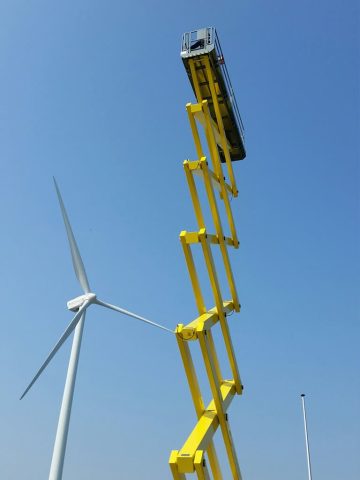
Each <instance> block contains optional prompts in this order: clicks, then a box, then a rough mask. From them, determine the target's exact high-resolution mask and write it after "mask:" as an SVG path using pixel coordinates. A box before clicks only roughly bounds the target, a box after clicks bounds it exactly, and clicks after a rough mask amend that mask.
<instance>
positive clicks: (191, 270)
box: [180, 231, 206, 314]
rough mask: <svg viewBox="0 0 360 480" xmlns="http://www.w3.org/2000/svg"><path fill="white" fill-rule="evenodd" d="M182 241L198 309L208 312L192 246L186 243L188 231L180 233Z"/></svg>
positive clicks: (200, 311) (201, 311)
mask: <svg viewBox="0 0 360 480" xmlns="http://www.w3.org/2000/svg"><path fill="white" fill-rule="evenodd" d="M180 241H181V245H182V247H183V251H184V255H185V259H186V264H187V267H188V271H189V275H190V279H191V284H192V287H193V290H194V295H195V301H196V305H197V307H198V310H199V313H200V314H201V313H205V312H206V308H205V303H204V299H203V296H202V292H201V288H200V284H199V279H198V275H197V273H196V268H195V263H194V259H193V256H192V253H191V250H190V247H189V245H188V244H187V243H186V232H185V231H183V232H181V233H180Z"/></svg>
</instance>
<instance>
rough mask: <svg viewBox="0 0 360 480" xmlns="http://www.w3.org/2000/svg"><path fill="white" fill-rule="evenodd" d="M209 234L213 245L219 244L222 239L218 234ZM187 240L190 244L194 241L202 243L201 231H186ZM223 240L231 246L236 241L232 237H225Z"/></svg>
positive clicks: (209, 240)
mask: <svg viewBox="0 0 360 480" xmlns="http://www.w3.org/2000/svg"><path fill="white" fill-rule="evenodd" d="M201 228H203V227H201ZM207 236H208V237H207V238H208V242H209V243H212V244H213V245H219V243H220V241H219V237H218V235H211V234H210V233H208V234H207ZM185 241H186V243H187V244H188V245H191V244H192V243H200V239H199V232H186V235H185ZM223 241H224V242H225V243H226V245H229V247H233V246H234V241H233V239H232V238H230V237H223Z"/></svg>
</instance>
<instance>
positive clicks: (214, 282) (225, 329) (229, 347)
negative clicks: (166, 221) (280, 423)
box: [199, 229, 243, 394]
mask: <svg viewBox="0 0 360 480" xmlns="http://www.w3.org/2000/svg"><path fill="white" fill-rule="evenodd" d="M199 236H200V241H201V245H202V248H203V253H204V257H205V263H206V267H207V271H208V275H209V278H210V284H211V287H212V290H213V295H214V299H215V305H216V307H217V311H218V314H219V320H220V325H221V331H222V334H223V337H224V342H225V347H226V351H227V354H228V357H229V362H230V366H231V371H232V374H233V376H234V380H235V385H236V391H237V393H239V394H240V393H242V390H243V386H242V383H241V379H240V374H239V371H238V367H237V363H236V359H235V353H234V347H233V344H232V341H231V336H230V331H229V326H228V324H227V321H226V317H225V315H224V313H223V312H222V308H221V306H222V304H223V302H222V297H221V291H220V286H219V281H218V278H217V273H216V269H215V265H214V260H213V257H212V253H211V250H210V247H209V245H208V242H207V239H206V230H205V229H203V230H201V232H200V234H199Z"/></svg>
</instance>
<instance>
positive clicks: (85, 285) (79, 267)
mask: <svg viewBox="0 0 360 480" xmlns="http://www.w3.org/2000/svg"><path fill="white" fill-rule="evenodd" d="M54 183H55V188H56V193H57V196H58V199H59V203H60V208H61V213H62V216H63V219H64V223H65V228H66V233H67V237H68V240H69V245H70V251H71V257H72V262H73V266H74V270H75V274H76V276H77V279H78V280H79V283H80V286H81V287H82V289H83V291H84V295H80V296H79V297H76V298H74V299H73V300H70V301H69V302H68V303H67V307H68V309H69V310H72V311H73V312H76V314H75V316H74V318H73V319H72V320H71V322H70V323H69V325H68V327H67V328H66V330H65V332H64V333H63V334H62V335H61V337H60V339H59V340H58V342H57V343H56V345H55V346H54V348H53V349H52V350H51V352H50V353H49V355H48V356H47V358H46V360H45V361H44V363H43V364H42V365H41V367H40V368H39V370H38V372H37V373H36V375H35V377H34V378H33V379H32V380H31V382H30V383H29V385H28V387H27V388H26V390H25V391H24V393H23V394H22V395H21V398H20V400H21V399H22V398H23V397H24V396H25V395H26V394H27V392H28V391H29V390H30V388H31V387H32V386H33V385H34V383H35V382H36V380H37V379H38V378H39V376H40V375H41V374H42V372H43V371H44V369H45V368H46V367H47V365H48V364H49V363H50V361H51V360H52V358H53V357H54V355H55V354H56V352H57V351H58V350H59V349H60V347H61V346H62V344H63V343H64V342H65V340H66V339H67V338H68V337H69V336H70V334H71V333H72V332H73V331H74V330H75V333H74V339H73V343H72V347H71V354H70V360H69V366H68V371H67V376H66V382H65V388H64V394H63V399H62V404H61V409H60V416H59V421H58V427H57V431H56V438H55V444H54V450H53V456H52V461H51V467H50V474H49V480H61V478H62V472H63V466H64V457H65V450H66V441H67V435H68V430H69V422H70V414H71V406H72V400H73V395H74V387H75V379H76V371H77V366H78V361H79V354H80V346H81V338H82V333H83V328H84V323H85V314H86V310H87V308H88V307H89V306H90V305H91V304H97V305H101V306H102V307H106V308H110V309H111V310H115V311H116V312H119V313H122V314H124V315H128V316H129V317H132V318H135V319H137V320H141V321H142V322H145V323H148V324H150V325H152V326H154V327H158V328H161V329H162V330H165V331H168V332H170V333H174V332H173V331H172V330H170V329H169V328H166V327H163V326H162V325H159V324H157V323H154V322H151V321H150V320H148V319H146V318H144V317H140V316H139V315H136V314H135V313H132V312H129V311H127V310H124V309H123V308H120V307H117V306H115V305H111V304H110V303H106V302H103V301H101V300H99V299H98V298H97V297H96V295H95V293H92V292H91V289H90V286H89V281H88V279H87V276H86V272H85V268H84V264H83V261H82V259H81V256H80V252H79V249H78V246H77V243H76V240H75V237H74V234H73V232H72V229H71V225H70V222H69V219H68V216H67V213H66V210H65V206H64V203H63V200H62V198H61V194H60V190H59V187H58V185H57V183H56V180H55V178H54Z"/></svg>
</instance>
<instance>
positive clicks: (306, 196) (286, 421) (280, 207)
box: [0, 0, 360, 480]
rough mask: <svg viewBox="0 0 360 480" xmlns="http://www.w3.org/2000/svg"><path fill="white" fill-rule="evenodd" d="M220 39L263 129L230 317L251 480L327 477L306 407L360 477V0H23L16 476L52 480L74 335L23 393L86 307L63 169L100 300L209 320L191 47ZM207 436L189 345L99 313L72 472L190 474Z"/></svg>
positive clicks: (75, 428) (3, 58)
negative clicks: (194, 185) (193, 173)
mask: <svg viewBox="0 0 360 480" xmlns="http://www.w3.org/2000/svg"><path fill="white" fill-rule="evenodd" d="M203 26H216V27H217V29H218V33H219V37H220V40H221V43H222V47H223V50H224V53H225V59H226V62H227V65H228V69H229V72H230V76H231V79H232V83H233V87H234V90H235V92H236V96H237V100H238V104H239V107H240V111H241V114H242V117H243V121H244V124H245V128H246V141H247V152H248V156H247V158H246V160H245V161H243V162H237V163H236V164H235V172H236V175H237V179H238V187H239V191H240V194H239V198H238V199H237V200H234V201H233V204H232V205H233V209H234V214H235V218H236V223H237V228H238V232H239V236H240V240H241V248H240V250H239V251H235V252H233V253H234V254H232V257H231V258H232V262H233V268H234V272H235V275H236V279H237V284H238V290H239V296H240V301H241V304H242V311H241V314H237V315H233V316H232V317H231V322H230V323H231V332H232V335H233V341H234V345H235V348H236V353H237V359H238V363H239V368H240V371H241V375H242V378H243V382H244V384H245V391H244V395H243V396H242V397H237V398H235V399H234V401H233V403H232V405H231V408H230V421H231V426H232V432H233V436H234V441H235V443H236V449H237V452H238V456H239V461H240V465H241V469H242V472H243V476H244V480H261V479H264V480H275V479H276V480H289V479H291V480H302V479H305V478H306V475H307V473H306V459H305V447H304V437H303V424H302V413H301V403H300V393H302V392H305V393H306V394H307V407H308V421H309V434H310V442H311V450H312V459H313V476H314V479H327V480H335V479H336V480H338V479H346V480H356V479H358V478H360V464H359V462H360V459H359V455H358V453H359V443H360V441H359V433H360V426H359V407H360V405H359V394H360V386H359V353H358V352H359V299H358V293H359V292H358V289H359V195H358V189H359V163H358V162H359V141H358V136H359V36H358V29H359V9H358V6H357V2H356V1H352V0H348V1H347V2H344V1H340V0H327V1H325V0H319V1H317V2H314V1H310V0H303V1H301V2H289V1H287V0H274V1H272V2H268V1H260V0H252V1H249V0H247V1H241V2H235V1H222V2H215V1H213V0H208V1H204V0H199V1H197V2H188V3H186V2H185V3H184V2H172V1H167V2H165V1H164V0H162V1H156V0H154V1H152V2H149V1H144V0H140V1H132V2H129V1H121V2H116V1H105V2H104V1H103V2H100V1H93V0H86V1H85V0H71V1H69V0H63V1H61V2H55V1H45V0H26V1H25V0H23V1H20V0H3V1H2V2H1V4H0V174H1V177H0V178H1V189H0V218H1V225H2V234H1V236H0V271H1V275H0V292H1V297H2V302H1V304H2V306H1V319H0V324H1V335H0V385H1V390H0V412H1V421H0V478H1V479H4V480H19V479H26V480H39V479H45V478H47V475H48V470H49V465H50V459H51V452H52V447H53V441H54V435H55V430H56V424H57V419H58V413H59V406H60V401H61V396H62V391H63V386H64V380H65V375H66V368H67V362H68V357H69V350H70V342H69V341H68V342H67V343H66V345H65V346H64V348H63V349H62V351H61V352H59V353H58V355H57V356H56V357H55V359H54V361H53V362H52V364H51V366H49V368H48V369H47V370H46V372H45V373H44V374H43V376H42V377H41V379H40V380H39V381H38V383H37V384H36V386H35V387H34V388H33V389H32V390H31V392H30V393H29V395H28V396H27V397H26V398H25V399H24V400H22V401H21V402H20V401H19V400H18V398H19V395H20V394H21V392H22V390H23V389H24V388H25V386H26V385H27V382H28V381H29V380H30V378H31V377H32V375H33V374H34V373H35V371H36V370H37V368H38V367H39V366H40V364H41V362H42V361H43V359H44V357H45V356H46V354H47V353H48V351H49V350H50V348H51V347H52V345H53V344H54V343H55V341H56V340H57V338H58V337H59V336H60V334H61V333H62V331H63V330H64V329H65V326H66V325H67V323H68V322H69V321H70V319H71V315H70V313H69V312H68V311H67V310H66V301H67V300H69V299H70V298H73V297H75V296H77V295H78V294H80V293H81V291H80V289H79V287H78V285H77V282H76V278H75V275H74V273H73V271H72V265H71V261H70V255H69V251H68V246H67V240H66V236H65V231H64V227H63V224H62V219H61V216H60V210H59V207H58V204H57V199H56V195H55V191H54V188H53V184H52V175H55V176H56V178H57V180H58V182H59V185H60V188H61V191H62V194H63V197H64V201H65V204H66V206H67V209H68V212H69V216H70V220H71V222H72V225H73V228H74V232H75V235H76V237H77V240H78V243H79V247H80V250H81V253H82V256H83V259H84V263H85V266H86V269H87V273H88V276H89V280H90V284H91V286H92V288H93V290H94V291H95V292H96V293H98V294H99V296H101V297H102V298H104V300H107V301H109V302H112V303H116V304H118V305H121V306H123V307H124V308H128V309H130V310H134V311H137V312H138V313H139V314H143V315H145V316H148V317H149V318H151V319H153V320H154V321H157V322H159V323H163V324H165V325H167V326H168V327H171V328H173V327H175V325H176V324H177V323H188V322H189V321H191V320H193V319H194V318H195V316H196V308H195V302H194V300H193V296H192V291H191V288H190V283H189V279H188V276H187V271H186V267H185V262H184V259H183V255H182V251H181V248H180V243H179V241H178V234H179V232H180V231H181V230H183V229H188V230H193V229H195V226H196V224H195V218H194V214H193V211H192V207H191V204H190V198H189V194H188V191H187V185H186V180H185V177H184V173H183V169H182V161H183V160H184V159H185V158H191V159H195V149H194V146H193V143H192V137H191V132H190V128H189V126H188V122H187V116H186V112H185V104H186V103H187V102H188V101H193V100H194V96H193V93H192V90H191V87H190V84H189V82H188V79H187V76H186V73H185V70H184V68H183V65H182V62H181V60H180V56H179V53H180V52H179V51H180V39H181V34H182V33H183V32H184V31H188V30H191V29H194V28H199V27H203ZM203 278H204V277H203ZM207 293H209V292H208V291H207ZM207 299H208V304H209V306H212V301H211V298H210V295H207ZM199 368H200V363H199ZM225 371H226V369H225ZM204 387H205V385H204ZM205 388H206V387H205ZM206 397H207V398H208V397H209V392H208V390H206ZM194 424H195V414H194V410H193V406H192V403H191V399H190V396H189V393H188V387H187V384H186V379H185V374H184V371H183V367H182V364H181V360H180V355H179V352H178V350H177V345H176V342H175V339H174V338H172V337H171V336H170V335H169V334H167V333H164V332H161V331H160V330H156V329H152V328H150V327H148V326H146V325H143V324H140V323H137V322H135V321H132V320H130V319H127V318H125V317H122V316H120V315H117V314H116V313H113V312H110V311H108V310H105V309H100V308H97V307H93V309H92V310H91V311H90V312H89V314H88V315H87V321H86V325H85V334H84V339H83V345H82V352H81V359H80V365H79V371H78V381H77V385H76V393H75V400H74V406H73V415H72V421H71V426H70V433H69V442H68V450H67V456H66V464H65V470H64V478H65V479H69V480H70V479H73V480H85V479H86V480H98V479H106V480H111V479H120V478H121V479H131V480H144V479H149V480H158V479H170V478H171V477H170V472H169V469H168V465H167V462H168V456H169V453H170V451H171V450H172V449H178V448H180V447H181V446H182V444H183V442H184V441H185V439H186V437H187V435H188V433H189V432H190V431H191V429H192V428H193V426H194ZM218 433H219V434H220V432H218ZM217 438H218V439H219V437H217ZM218 443H219V445H220V451H221V452H222V450H221V441H218ZM221 457H222V461H223V460H224V456H223V453H221ZM224 469H225V472H227V473H225V479H226V480H229V479H230V474H229V473H228V471H227V470H226V466H225V467H224Z"/></svg>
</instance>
